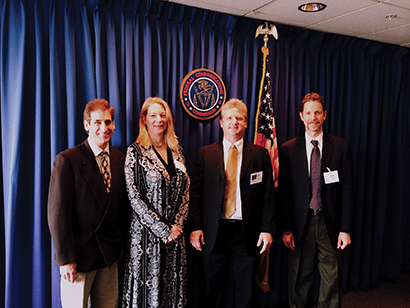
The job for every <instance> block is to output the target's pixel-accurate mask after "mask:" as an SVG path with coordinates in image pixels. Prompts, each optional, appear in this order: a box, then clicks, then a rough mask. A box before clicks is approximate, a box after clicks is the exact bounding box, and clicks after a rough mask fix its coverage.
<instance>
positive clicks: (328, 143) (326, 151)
mask: <svg viewBox="0 0 410 308" xmlns="http://www.w3.org/2000/svg"><path fill="white" fill-rule="evenodd" d="M333 149H334V146H333V139H332V137H330V135H328V134H326V133H323V149H322V151H323V153H322V164H321V170H322V173H323V172H325V171H326V167H328V166H329V163H330V160H331V159H332V155H333Z"/></svg>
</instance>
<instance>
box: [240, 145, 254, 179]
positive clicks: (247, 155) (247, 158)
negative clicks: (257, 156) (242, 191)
mask: <svg viewBox="0 0 410 308" xmlns="http://www.w3.org/2000/svg"><path fill="white" fill-rule="evenodd" d="M252 158H253V149H252V147H251V146H250V143H249V142H247V141H245V140H244V141H243V149H242V167H241V176H240V180H242V177H243V175H244V174H245V172H246V169H248V167H249V164H250V163H251V161H252Z"/></svg>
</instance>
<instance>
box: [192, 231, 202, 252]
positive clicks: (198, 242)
mask: <svg viewBox="0 0 410 308" xmlns="http://www.w3.org/2000/svg"><path fill="white" fill-rule="evenodd" d="M189 241H190V242H191V245H192V246H194V247H195V249H196V250H199V251H202V245H205V240H204V233H203V232H202V230H197V231H192V232H191V236H190V237H189Z"/></svg>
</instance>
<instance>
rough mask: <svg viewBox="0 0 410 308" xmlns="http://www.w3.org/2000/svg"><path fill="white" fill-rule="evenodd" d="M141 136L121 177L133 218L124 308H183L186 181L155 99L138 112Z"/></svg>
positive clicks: (167, 118)
mask: <svg viewBox="0 0 410 308" xmlns="http://www.w3.org/2000/svg"><path fill="white" fill-rule="evenodd" d="M139 128H140V133H139V136H138V138H137V140H136V141H135V142H134V143H133V144H131V145H130V146H129V147H128V151H127V157H126V162H125V177H126V183H127V191H128V197H129V199H130V203H131V207H132V209H133V210H132V214H131V224H130V228H129V240H128V247H127V257H126V265H125V277H124V289H123V301H122V306H123V307H138V308H142V307H144V308H145V307H147V308H151V307H167V308H168V307H184V306H185V304H186V290H187V281H186V277H187V273H186V271H187V269H186V250H185V238H184V233H183V227H184V223H185V220H186V216H187V213H188V202H189V193H188V191H189V177H188V174H187V172H186V168H185V159H184V157H183V156H182V153H181V148H180V147H179V146H178V140H177V137H176V135H175V132H174V124H173V120H172V115H171V110H170V109H169V107H168V104H167V103H166V102H165V101H164V100H162V99H160V98H157V97H154V98H152V97H151V98H148V99H147V100H146V101H145V102H144V104H143V106H142V109H141V115H140V122H139Z"/></svg>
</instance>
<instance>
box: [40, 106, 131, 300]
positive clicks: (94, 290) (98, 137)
mask: <svg viewBox="0 0 410 308" xmlns="http://www.w3.org/2000/svg"><path fill="white" fill-rule="evenodd" d="M114 113H115V110H114V108H112V107H111V106H110V105H109V104H108V102H107V101H106V100H103V99H95V100H92V101H91V102H89V103H88V104H87V105H86V107H85V110H84V128H85V130H86V131H87V133H88V135H89V137H88V139H87V140H85V141H84V142H83V143H81V144H79V145H77V146H75V147H73V148H70V149H68V150H65V151H63V152H61V153H59V154H58V155H57V156H56V158H55V161H54V167H53V171H52V174H51V179H50V187H49V196H48V224H49V228H50V232H51V236H52V239H53V244H54V249H55V265H58V266H59V267H60V274H61V302H62V305H63V307H70V308H72V307H87V302H88V301H89V300H90V301H91V304H92V305H93V307H94V306H95V307H118V300H119V292H118V289H119V286H118V261H119V259H120V258H121V256H122V250H123V245H122V244H123V230H124V228H125V227H124V226H126V219H125V213H126V211H127V195H126V191H125V183H124V160H125V156H124V154H123V153H121V152H120V151H119V150H117V149H115V148H113V147H112V146H110V145H109V140H110V139H111V136H112V135H113V132H114V129H115V125H114Z"/></svg>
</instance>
